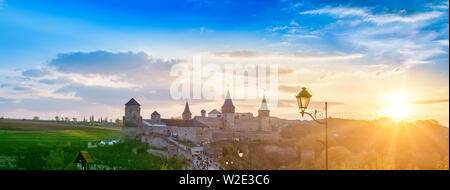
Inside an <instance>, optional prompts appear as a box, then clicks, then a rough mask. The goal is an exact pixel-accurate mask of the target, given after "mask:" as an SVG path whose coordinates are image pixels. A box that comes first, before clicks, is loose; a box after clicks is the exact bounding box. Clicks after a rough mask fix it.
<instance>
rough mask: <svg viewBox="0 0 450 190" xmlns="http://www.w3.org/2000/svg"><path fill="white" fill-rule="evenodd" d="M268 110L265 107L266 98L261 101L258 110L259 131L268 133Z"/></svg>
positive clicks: (269, 128)
mask: <svg viewBox="0 0 450 190" xmlns="http://www.w3.org/2000/svg"><path fill="white" fill-rule="evenodd" d="M269 116H270V110H269V107H268V106H267V100H266V96H264V97H263V99H262V101H261V106H260V107H259V109H258V120H259V130H263V131H270V130H272V129H271V127H270V117H269Z"/></svg>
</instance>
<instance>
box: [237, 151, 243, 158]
mask: <svg viewBox="0 0 450 190" xmlns="http://www.w3.org/2000/svg"><path fill="white" fill-rule="evenodd" d="M238 156H239V157H240V158H242V157H243V156H244V152H242V150H239V151H238Z"/></svg>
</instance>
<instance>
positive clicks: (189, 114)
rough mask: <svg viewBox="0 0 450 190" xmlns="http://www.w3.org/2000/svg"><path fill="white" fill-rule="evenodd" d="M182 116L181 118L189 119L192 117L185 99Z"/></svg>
mask: <svg viewBox="0 0 450 190" xmlns="http://www.w3.org/2000/svg"><path fill="white" fill-rule="evenodd" d="M182 118H183V120H190V119H191V118H192V113H191V110H189V104H188V102H187V101H186V106H184V111H183V114H182Z"/></svg>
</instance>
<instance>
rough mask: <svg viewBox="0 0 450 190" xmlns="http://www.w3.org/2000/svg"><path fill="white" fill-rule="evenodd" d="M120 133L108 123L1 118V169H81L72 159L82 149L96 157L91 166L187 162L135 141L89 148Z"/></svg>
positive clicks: (163, 165)
mask: <svg viewBox="0 0 450 190" xmlns="http://www.w3.org/2000/svg"><path fill="white" fill-rule="evenodd" d="M120 135H121V131H120V130H117V129H108V128H106V127H91V126H79V125H77V126H72V125H64V124H52V123H46V122H36V121H21V120H0V169H11V170H16V169H19V170H22V169H25V170H29V169H31V170H42V169H44V170H45V169H79V166H77V165H76V164H74V163H73V161H74V160H75V157H76V156H77V154H78V152H79V151H81V150H87V151H88V152H89V153H90V154H91V156H92V158H93V159H94V162H95V164H92V167H91V169H182V167H183V165H184V164H185V163H184V162H183V161H182V160H178V159H175V158H169V159H166V158H160V157H157V156H153V155H150V154H148V153H147V152H146V149H147V147H146V145H145V144H142V143H140V142H134V141H129V142H125V143H119V144H115V145H110V146H100V147H96V148H90V149H88V142H98V141H101V140H105V139H118V138H119V136H120Z"/></svg>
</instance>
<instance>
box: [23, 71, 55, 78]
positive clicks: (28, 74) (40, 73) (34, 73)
mask: <svg viewBox="0 0 450 190" xmlns="http://www.w3.org/2000/svg"><path fill="white" fill-rule="evenodd" d="M47 74H49V71H44V70H40V69H30V70H26V71H23V72H22V76H25V77H43V76H45V75H47Z"/></svg>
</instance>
